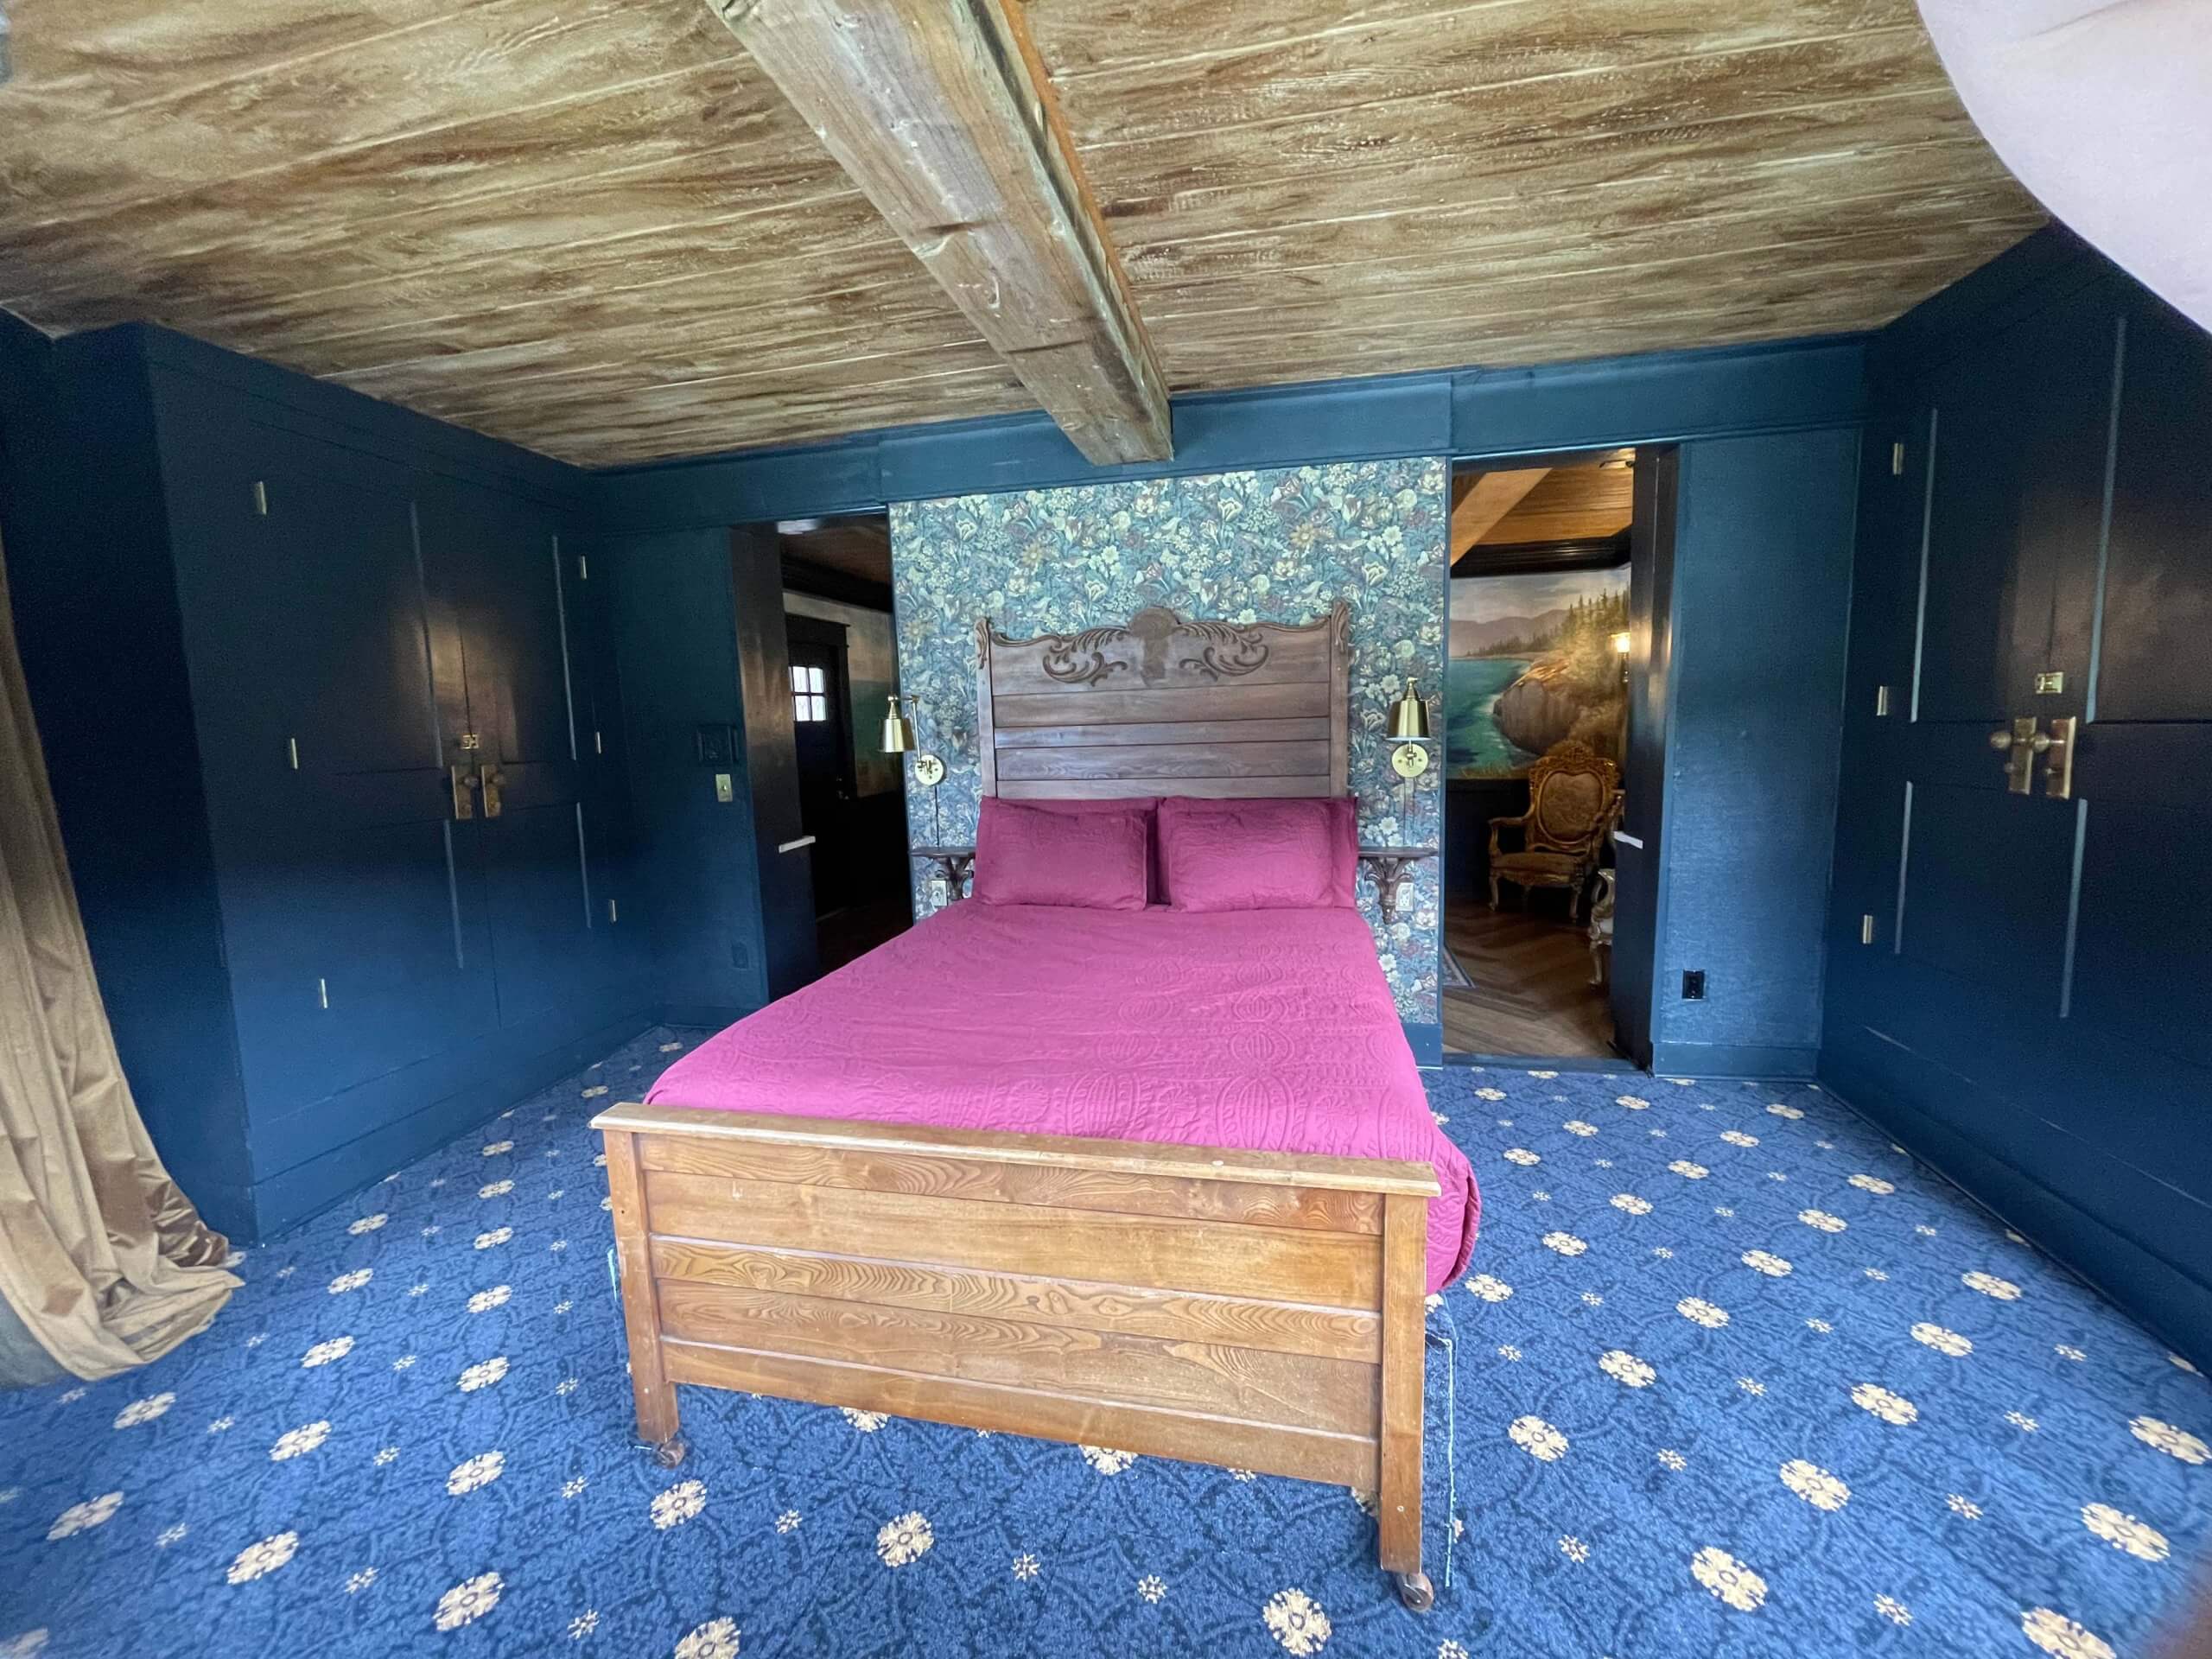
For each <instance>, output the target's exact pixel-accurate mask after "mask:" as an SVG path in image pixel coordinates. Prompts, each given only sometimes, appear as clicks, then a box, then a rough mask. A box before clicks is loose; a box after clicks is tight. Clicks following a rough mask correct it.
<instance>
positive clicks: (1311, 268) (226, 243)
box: [0, 0, 2041, 465]
mask: <svg viewBox="0 0 2212 1659" xmlns="http://www.w3.org/2000/svg"><path fill="white" fill-rule="evenodd" d="M10 10H11V16H12V18H13V22H14V33H13V40H14V45H15V51H16V79H15V80H14V81H13V82H11V83H10V84H9V85H7V86H0V188H3V189H4V192H5V197H6V201H7V207H6V209H5V213H4V217H3V218H0V305H4V306H6V307H7V308H10V309H11V310H14V311H16V312H18V313H19V314H21V315H24V316H26V317H28V318H29V319H30V320H31V321H34V322H35V323H37V324H39V325H41V327H47V328H48V329H50V330H53V331H55V332H66V331H70V330H74V329H78V328H84V327H94V326H98V325H101V324H105V323H109V322H114V321H123V320H126V319H130V318H133V317H150V318H153V319H155V320H156V321H162V322H166V323H168V324H170V325H172V326H173V327H178V328H181V329H184V330H186V331H187V332H188V333H192V334H198V335H200V336H202V337H203V338H206V339H208V340H214V341H216V342H217V343H219V344H221V345H225V346H232V347H234V348H236V349H238V350H240V351H245V352H249V353H253V354H254V355H256V356H260V357H265V358H268V359H272V360H274V361H276V362H279V363H283V364H288V365H292V366H294V367H296V368H300V369H304V370H306V371H308V372H310V373H314V374H318V375H322V376H326V377H328V378H332V379H334V380H337V381H339V382H340V383H342V384H345V385H352V386H355V387H358V388H359V389H360V390H362V391H366V392H369V393H372V395H374V396H377V397H385V398H389V399H391V401H393V402H396V403H399V404H405V405H407V406H409V407H410V408H414V409H419V410H423V411H425V412H427V413H429V414H432V415H437V416H443V417H445V418H447V419H449V420H453V421H456V422H459V423H461V424H463V425H466V426H471V427H474V428H476V429H480V430H482V431H485V432H488V433H492V434H493V435H497V436H499V437H504V438H508V439H512V440H513V441H515V442H519V443H523V444H526V445H529V446H531V447H532V448H537V449H541V450H543V451H545V452H547V453H549V454H556V455H559V456H562V457H563V458H566V459H569V460H572V461H579V462H582V463H585V464H589V465H603V464H612V463H620V462H626V461H643V460H647V459H651V458H654V457H658V456H667V455H683V454H705V453H710V452H713V451H716V450H721V449H727V448H736V447H740V446H744V445H750V444H762V443H779V442H793V441H797V440H801V439H805V438H810V437H817V436H822V435H829V434H832V433H837V432H847V431H855V430H861V429H867V428H870V427H874V426H881V425H887V424H895V423H906V422H914V421H929V420H941V419H949V418H954V417H958V416H976V415H986V414H995V413H1000V412H1004V411H1009V410H1023V409H1028V408H1031V407H1033V403H1032V400H1031V398H1030V397H1029V395H1028V394H1027V392H1026V391H1024V390H1023V389H1022V387H1021V386H1020V384H1019V383H1018V382H1017V381H1016V380H1015V379H1014V376H1013V375H1012V373H1011V372H1009V371H1008V370H1007V368H1006V366H1005V365H1004V364H1003V362H1002V361H1001V359H999V358H998V357H997V356H996V355H995V353H993V352H992V351H991V350H990V349H989V348H988V346H986V345H985V344H984V343H983V342H982V340H980V339H978V338H977V336H976V333H975V331H974V330H973V328H972V327H970V326H969V323H968V322H967V321H966V320H965V319H964V318H963V316H962V315H961V314H960V313H959V311H958V310H957V309H956V308H954V306H953V305H952V303H951V302H950V300H949V299H948V298H947V297H946V296H945V295H944V292H943V290H942V289H939V288H938V286H937V284H936V283H934V282H932V281H931V278H930V277H929V276H928V275H927V274H926V273H925V271H924V270H922V268H921V266H920V265H919V264H918V263H917V262H916V260H915V259H914V257H913V256H912V254H911V253H910V252H909V251H907V249H906V246H905V245H904V244H903V243H902V242H901V241H900V240H899V237H898V236H897V235H895V234H894V233H893V232H891V231H890V230H889V229H888V228H887V226H885V225H884V224H883V222H882V221H881V220H880V219H879V218H878V217H877V215H876V213H874V210H873V209H872V208H871V207H869V205H868V201H867V200H866V199H865V198H864V197H863V196H862V195H861V194H860V192H859V191H858V189H857V188H855V186H854V185H853V184H852V183H851V182H850V181H849V180H848V178H847V177H846V176H845V175H844V174H843V173H842V171H841V170H840V169H839V168H838V167H837V165H836V162H833V161H832V160H831V159H830V158H829V156H828V155H827V154H826V153H825V152H824V151H823V149H822V148H821V146H820V145H819V144H818V143H817V142H816V140H815V138H814V137H813V135H812V134H811V132H810V131H809V130H808V129H807V127H806V125H805V124H804V122H802V121H800V120H799V119H798V118H797V117H796V116H795V115H794V114H793V113H792V111H791V109H790V108H789V106H788V105H785V102H784V101H783V99H782V98H781V96H780V95H779V93H778V92H776V91H775V89H774V88H773V87H772V86H771V85H770V84H769V82H768V81H767V79H766V77H765V76H764V75H763V74H762V73H760V70H759V68H758V67H756V66H755V65H754V64H753V62H752V60H749V59H748V58H747V56H746V54H745V53H744V52H743V50H742V49H741V48H739V47H738V46H737V45H736V44H735V42H734V41H732V40H731V38H730V36H729V35H728V31H727V30H725V29H723V28H722V26H721V23H719V22H717V21H715V18H714V16H712V15H711V14H710V13H709V11H708V10H707V8H706V7H705V6H704V5H703V4H702V3H700V0H568V3H564V4H556V3H555V0H15V3H13V4H12V6H11V9H10ZM1027 15H1028V20H1029V26H1030V29H1031V32H1032V34H1033V36H1034V38H1035V41H1036V44H1037V48H1038V50H1039V54H1041V56H1042V58H1043V60H1044V62H1045V64H1046V67H1047V68H1048V69H1049V70H1050V71H1051V73H1052V79H1053V83H1054V85H1055V86H1056V87H1057V88H1058V92H1059V95H1060V99H1061V103H1062V106H1063V110H1064V112H1065V117H1066V120H1067V124H1068V126H1069V129H1070V131H1071V136H1072V138H1073V141H1074V143H1075V146H1076V149H1077V154H1078V156H1079V157H1080V159H1081V162H1082V165H1083V167H1084V169H1085V171H1086V172H1087V173H1088V175H1089V177H1090V184H1091V187H1092V188H1093V190H1094V192H1095V194H1096V198H1097V200H1098V202H1099V205H1100V207H1101V209H1102V211H1103V215H1104V219H1105V223H1106V225H1107V227H1108V229H1109V233H1110V234H1111V236H1112V238H1113V240H1114V242H1115V245H1116V247H1117V248H1118V250H1119V251H1120V253H1121V255H1122V260H1123V263H1124V264H1125V266H1126V268H1127V270H1128V276H1129V279H1130V283H1131V286H1132V288H1133V289H1134V293H1135V301H1136V307H1137V310H1138V313H1139V315H1141V318H1142V320H1143V322H1144V324H1145V326H1146V327H1147V329H1148V330H1149V331H1150V334H1151V336H1152V339H1153V341H1154V345H1155V346H1156V348H1157V350H1158V353H1159V357H1160V363H1161V365H1162V367H1163V369H1164V371H1165V372H1166V377H1167V379H1168V383H1169V385H1170V386H1171V388H1172V389H1173V390H1174V391H1192V390H1195V389H1201V388H1217V387H1230V386H1241V385H1260V384H1267V383H1274V382H1283V381H1292V380H1310V379H1319V378H1329V377H1333V376H1339V375H1350V374H1363V373H1373V372H1387V371H1399V370H1413V369H1422V368H1435V367H1445V366H1453V365H1462V364H1469V363H1480V364H1493V365H1517V364H1526V363H1535V362H1545V361H1557V360H1565V359H1573V358H1581V357H1590V356H1595V355H1605V354H1610V353H1621V352H1633V351H1645V350H1656V349H1662V348H1669V347H1680V346H1703V345H1714V344H1720V343H1726V342H1732V341H1741V340H1760V339H1771V338H1779V337H1786V336H1789V335H1795V334H1811V333H1829V332H1834V331H1838V330H1844V329H1853V328H1859V327H1869V326H1872V325H1875V324H1878V323H1881V322H1883V321H1887V320H1888V319H1889V318H1891V317H1892V316H1894V315H1897V313H1898V312H1900V311H1902V310H1904V308H1907V307H1908V306H1910V305H1911V304H1912V303H1914V302H1916V301H1918V300H1919V299H1921V298H1923V297H1924V296H1927V295H1928V294H1930V293H1932V292H1934V291H1935V290H1936V289H1939V288H1941V287H1942V286H1943V285H1945V284H1946V283H1949V282H1951V281H1953V280H1954V279H1955V278H1956V277H1959V276H1961V275H1962V274H1963V273H1964V272H1966V271H1967V270H1970V269H1972V268H1973V267H1974V265H1976V264H1980V263H1981V262H1982V261H1983V260H1985V259H1986V258H1988V257H1990V256H1991V255H1993V253H1995V252H1997V251H1999V250H2000V249H2002V248H2003V247H2005V246H2006V245H2009V244H2010V243H2012V242H2013V241H2015V240H2017V239H2018V238H2019V237H2021V236H2022V235H2024V234H2025V233H2026V232H2028V231H2030V230H2031V229H2033V228H2034V227H2035V226H2037V224H2039V223H2040V222H2041V216H2040V214H2039V213H2038V211H2037V208H2036V207H2035V206H2034V204H2033V202H2032V201H2031V200H2030V199H2029V198H2028V197H2027V196H2026V194H2024V192H2023V191H2022V190H2021V189H2020V188H2018V186H2017V185H2016V184H2014V183H2013V182H2012V181H2011V180H2010V178H2009V177H2008V176H2007V175H2005V172H2004V170H2003V168H2001V166H2000V165H1999V163H1998V162H1997V161H1996V159H1995V157H1994V156H1993V155H1991V153H1990V152H1989V150H1988V149H1987V148H1986V146H1985V145H1984V144H1983V143H1981V141H1980V138H1979V137H1977V136H1976V135H1975V133H1974V130H1973V129H1972V127H1971V126H1970V125H1969V124H1968V123H1967V119H1966V118H1965V115H1964V114H1963V112H1962V111H1961V109H1960V107H1959V105H1958V103H1957V100H1956V99H1955V97H1954V96H1953V94H1952V92H1951V91H1950V89H1949V87H1948V84H1947V83H1946V82H1945V80H1944V79H1943V75H1942V70H1941V68H1940V67H1939V66H1938V65H1937V63H1936V58H1935V55H1934V54H1933V52H1932V51H1931V50H1930V48H1929V44H1928V41H1927V39H1926V36H1925V35H1923V33H1922V31H1921V29H1920V27H1919V24H1918V22H1917V21H1916V18H1915V17H1914V16H1913V12H1912V10H1911V6H1910V0H1734V3H1728V0H1482V3H1469V4H1452V3H1439V0H1368V3H1365V4H1355V3H1352V0H1033V3H1032V4H1030V5H1029V7H1028V13H1027Z"/></svg>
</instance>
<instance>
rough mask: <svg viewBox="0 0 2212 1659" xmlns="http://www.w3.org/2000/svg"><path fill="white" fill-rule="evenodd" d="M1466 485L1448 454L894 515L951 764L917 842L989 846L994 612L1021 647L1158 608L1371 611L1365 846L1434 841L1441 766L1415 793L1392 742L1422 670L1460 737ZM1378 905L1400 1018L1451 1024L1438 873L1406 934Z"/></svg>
mask: <svg viewBox="0 0 2212 1659" xmlns="http://www.w3.org/2000/svg"><path fill="white" fill-rule="evenodd" d="M1447 477H1448V468H1447V467H1446V463H1445V462H1444V461H1440V460H1421V461H1361V462H1356V463H1344V464H1340V465H1337V466H1331V467H1293V468H1286V469H1282V470H1279V471H1270V472H1250V473H1223V474H1212V475H1210V476H1205V477H1197V478H1170V479H1154V480H1146V481H1143V482H1138V483H1126V484H1096V485H1084V486H1077V487H1074V488H1069V489H1058V490H1033V491H1028V492H1026V493H1020V494H1006V495H968V496H957V497H954V498H952V499H949V500H943V501H916V502H903V503H899V504H897V505H893V507H892V509H891V547H892V587H893V594H894V595H895V600H896V603H897V606H898V610H899V677H900V679H901V681H902V682H903V683H904V684H905V686H906V690H909V691H911V692H912V693H913V694H915V695H916V696H918V697H919V698H920V699H921V701H922V709H921V721H922V732H921V736H922V738H923V740H924V746H925V747H928V748H931V749H932V750H934V751H935V752H936V753H938V754H940V755H942V756H943V757H944V763H945V779H944V783H943V784H942V785H939V786H938V789H937V790H936V791H929V790H925V789H921V788H913V787H910V788H909V790H908V791H907V797H906V813H907V829H908V833H909V836H910V838H911V842H912V844H913V845H917V846H922V845H927V844H929V843H931V842H953V843H965V842H970V841H972V840H973V839H974V837H975V832H976V786H977V779H978V773H977V768H976V642H975V626H976V618H977V617H978V616H988V617H989V618H990V619H991V620H993V621H994V622H995V624H996V625H997V626H999V627H1000V628H1001V629H1002V630H1003V631H1005V632H1007V633H1009V634H1012V635H1014V636H1015V637H1017V638H1020V637H1026V636H1028V635H1032V634H1037V633H1046V632H1051V633H1067V632H1073V631H1075V630H1077V629H1078V628H1086V627H1093V626H1101V625H1106V624H1112V623H1118V622H1125V621H1127V620H1128V618H1129V616H1130V614H1131V613H1133V612H1135V610H1137V609H1138V608H1139V607H1142V606H1146V605H1165V606H1168V607H1172V608H1173V609H1175V610H1178V611H1180V612H1182V613H1184V614H1185V616H1192V617H1223V618H1227V619H1229V620H1233V621H1239V622H1262V621H1265V622H1303V621H1306V620H1309V619H1310V618H1312V617H1314V616H1317V615H1319V613H1322V612H1324V611H1325V610H1327V609H1328V608H1329V607H1330V606H1331V605H1332V604H1333V603H1334V602H1335V601H1337V600H1338V599H1340V598H1341V599H1344V600H1348V601H1351V607H1352V625H1351V640H1352V676H1351V681H1352V708H1351V786H1352V788H1353V790H1354V791H1357V794H1358V796H1359V808H1360V836H1361V839H1362V841H1363V842H1365V843H1367V844H1369V845H1370V846H1407V847H1434V846H1435V845H1436V844H1437V828H1438V810H1437V809H1438V800H1439V796H1438V788H1439V785H1438V777H1439V772H1440V769H1438V768H1431V769H1430V771H1429V772H1427V773H1425V774H1424V775H1423V776H1422V777H1421V779H1420V780H1419V782H1418V783H1417V784H1416V785H1413V786H1412V788H1411V789H1410V790H1408V786H1407V785H1405V784H1404V783H1403V782H1402V780H1401V779H1399V777H1398V775H1397V774H1396V773H1395V772H1393V771H1392V770H1391V769H1390V756H1389V744H1388V743H1387V742H1386V741H1384V732H1385V730H1386V728H1387V724H1388V721H1389V704H1390V703H1391V702H1392V701H1393V700H1394V699H1395V696H1396V693H1397V691H1398V689H1399V685H1400V683H1401V680H1402V677H1404V676H1406V675H1408V674H1410V675H1413V676H1414V677H1416V678H1418V679H1419V680H1420V682H1421V690H1422V693H1423V695H1424V696H1429V697H1430V698H1431V699H1432V702H1431V705H1430V706H1431V709H1432V715H1431V721H1432V728H1433V729H1435V730H1436V731H1437V732H1438V733H1439V734H1440V735H1441V727H1440V725H1437V724H1436V723H1435V722H1436V721H1437V720H1438V716H1437V715H1435V714H1434V713H1433V710H1434V709H1435V706H1436V705H1435V704H1434V702H1433V696H1434V695H1435V693H1436V692H1437V691H1438V690H1440V689H1441V688H1442V686H1443V683H1444V629H1445V544H1446V521H1447V518H1448V516H1449V515H1448V512H1447V510H1446V485H1447ZM932 794H934V796H935V798H934V799H932ZM925 874H926V873H925V871H923V870H919V869H918V871H917V880H918V881H919V880H922V879H923V878H924V876H925ZM920 897H921V895H920V894H919V893H918V894H917V899H918V902H919V901H920ZM1361 902H1362V904H1363V906H1364V907H1365V909H1366V911H1367V915H1368V920H1369V922H1370V925H1372V926H1373V927H1374V929H1375V931H1376V948H1377V950H1378V951H1379V952H1380V954H1381V957H1382V960H1383V971H1384V973H1385V974H1387V975H1388V976H1389V981H1390V984H1391V986H1392V988H1394V989H1395V992H1396V993H1397V999H1398V1012H1399V1014H1400V1015H1401V1016H1402V1018H1404V1019H1406V1020H1412V1021H1418V1022H1429V1023H1433V1022H1434V1021H1435V1020H1437V1019H1438V1018H1439V1013H1438V1007H1437V982H1436V974H1437V953H1438V911H1439V887H1438V872H1437V867H1436V861H1434V860H1433V859H1432V860H1427V861H1424V862H1423V863H1421V865H1419V866H1418V867H1416V870H1415V873H1414V874H1412V875H1410V876H1408V878H1407V880H1406V882H1405V885H1404V887H1402V889H1401V893H1400V902H1399V908H1398V919H1397V921H1396V922H1395V924H1393V925H1390V926H1389V927H1388V928H1385V927H1384V926H1383V921H1382V917H1381V912H1380V911H1379V909H1378V908H1377V906H1376V903H1375V894H1374V889H1373V885H1372V883H1371V882H1370V881H1369V880H1366V879H1365V878H1364V877H1363V878H1362V880H1361Z"/></svg>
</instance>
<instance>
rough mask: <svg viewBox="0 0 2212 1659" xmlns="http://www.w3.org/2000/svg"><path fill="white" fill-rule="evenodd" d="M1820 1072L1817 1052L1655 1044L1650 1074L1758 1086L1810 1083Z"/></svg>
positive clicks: (1728, 1045)
mask: <svg viewBox="0 0 2212 1659" xmlns="http://www.w3.org/2000/svg"><path fill="white" fill-rule="evenodd" d="M1819 1070H1820V1051H1819V1050H1818V1049H1815V1048H1790V1047H1769V1046H1760V1045H1758V1044H1746V1043H1656V1044H1654V1045H1653V1046H1652V1050H1651V1072H1652V1075H1653V1076H1654V1077H1743V1078H1746V1079H1750V1080H1751V1081H1754V1082H1758V1083H1809V1082H1811V1081H1812V1080H1813V1078H1814V1077H1815V1076H1816V1075H1818V1073H1819Z"/></svg>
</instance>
